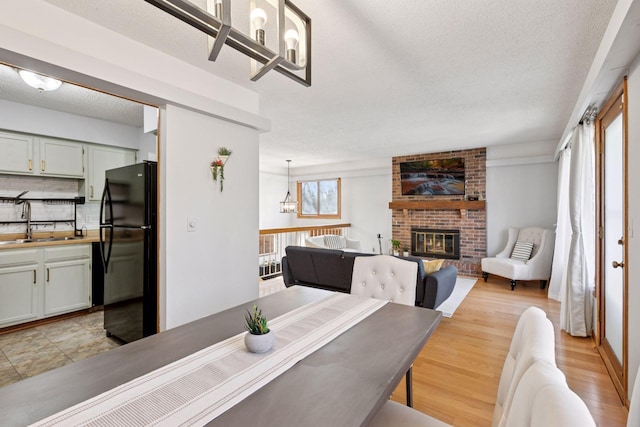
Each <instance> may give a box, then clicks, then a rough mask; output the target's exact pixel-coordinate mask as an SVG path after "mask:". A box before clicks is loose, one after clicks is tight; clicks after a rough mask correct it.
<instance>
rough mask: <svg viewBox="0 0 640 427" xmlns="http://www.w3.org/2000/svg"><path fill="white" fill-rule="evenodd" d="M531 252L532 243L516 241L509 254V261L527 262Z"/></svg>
mask: <svg viewBox="0 0 640 427" xmlns="http://www.w3.org/2000/svg"><path fill="white" fill-rule="evenodd" d="M532 251H533V243H531V242H521V241H517V242H516V245H515V246H514V247H513V252H511V259H517V260H520V261H524V262H527V261H529V258H531V252H532Z"/></svg>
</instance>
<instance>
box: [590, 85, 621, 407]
mask: <svg viewBox="0 0 640 427" xmlns="http://www.w3.org/2000/svg"><path fill="white" fill-rule="evenodd" d="M626 92H627V90H626V78H625V79H624V80H623V82H622V83H621V84H620V85H619V87H618V88H617V89H616V90H615V91H614V93H613V94H612V95H611V97H610V98H609V100H608V101H607V103H606V104H605V105H604V107H603V109H602V111H601V114H600V117H599V118H598V120H597V121H596V134H597V140H596V143H597V146H598V147H597V148H598V186H597V201H598V202H597V203H598V218H597V224H598V242H597V254H598V261H597V263H598V267H597V292H598V300H599V312H598V313H599V315H598V334H597V346H598V351H599V352H600V355H601V356H602V358H603V360H604V363H605V366H606V367H607V370H608V371H609V375H610V376H611V379H612V380H613V383H614V385H615V387H616V390H617V392H618V394H619V396H620V399H621V400H622V402H623V404H625V403H626V400H627V399H626V396H627V273H626V269H625V260H626V259H627V245H626V242H627V200H628V198H627V111H626Z"/></svg>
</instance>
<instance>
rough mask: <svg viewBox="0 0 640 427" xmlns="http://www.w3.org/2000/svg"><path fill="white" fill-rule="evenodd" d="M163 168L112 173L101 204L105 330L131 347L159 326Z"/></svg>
mask: <svg viewBox="0 0 640 427" xmlns="http://www.w3.org/2000/svg"><path fill="white" fill-rule="evenodd" d="M157 188H158V187H157V164H156V163H155V162H143V163H138V164H135V165H130V166H125V167H121V168H117V169H111V170H108V171H106V174H105V184H104V191H103V193H102V202H101V205H100V253H101V255H102V263H103V267H104V329H105V330H106V332H107V336H111V337H114V338H117V339H118V340H120V341H123V342H125V343H127V342H131V341H135V340H138V339H140V338H143V337H146V336H149V335H153V334H155V333H156V332H157V324H158V280H157V262H158V261H157V258H158V255H157V247H158V244H157V242H158V239H157Z"/></svg>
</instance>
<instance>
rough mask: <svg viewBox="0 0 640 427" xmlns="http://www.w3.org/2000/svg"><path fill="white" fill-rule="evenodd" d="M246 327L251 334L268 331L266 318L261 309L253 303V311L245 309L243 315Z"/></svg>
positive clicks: (262, 333)
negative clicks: (245, 312) (245, 311)
mask: <svg viewBox="0 0 640 427" xmlns="http://www.w3.org/2000/svg"><path fill="white" fill-rule="evenodd" d="M244 318H245V321H246V326H247V329H248V330H249V333H251V334H252V335H264V334H267V333H269V327H268V326H267V318H266V317H264V316H263V315H262V310H260V309H259V308H258V306H257V305H256V304H254V305H253V313H252V312H251V311H249V310H247V314H246V315H245V316H244Z"/></svg>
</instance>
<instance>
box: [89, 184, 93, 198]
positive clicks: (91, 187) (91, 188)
mask: <svg viewBox="0 0 640 427" xmlns="http://www.w3.org/2000/svg"><path fill="white" fill-rule="evenodd" d="M89 189H90V190H91V196H90V197H92V198H93V185H90V186H89Z"/></svg>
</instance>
